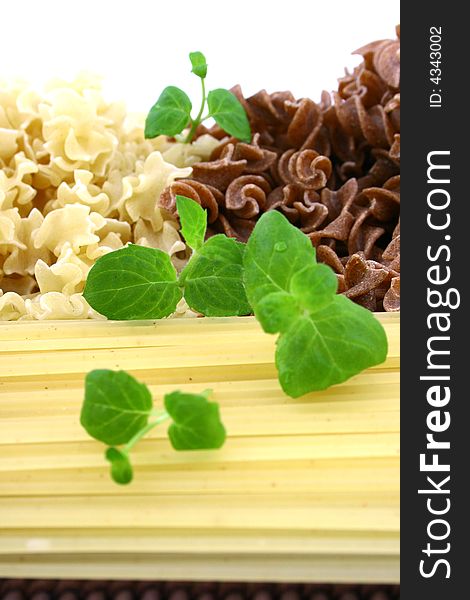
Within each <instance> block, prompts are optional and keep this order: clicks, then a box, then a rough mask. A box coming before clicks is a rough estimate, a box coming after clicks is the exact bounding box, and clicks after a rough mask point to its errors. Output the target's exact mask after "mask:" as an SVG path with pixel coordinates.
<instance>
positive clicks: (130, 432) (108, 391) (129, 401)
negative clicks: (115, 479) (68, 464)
mask: <svg viewBox="0 0 470 600" xmlns="http://www.w3.org/2000/svg"><path fill="white" fill-rule="evenodd" d="M152 404H153V403H152V396H151V395H150V391H149V389H148V387H147V386H146V385H145V384H143V383H139V382H138V381H137V380H136V379H134V377H132V375H129V374H128V373H126V372H125V371H110V370H107V369H96V370H94V371H90V373H88V374H87V376H86V378H85V400H84V402H83V406H82V411H81V415H80V423H81V425H82V427H84V429H85V430H86V431H87V433H88V434H89V435H91V437H94V438H95V439H97V440H99V441H101V442H104V443H105V444H108V445H110V446H116V445H120V444H126V443H127V442H129V441H130V440H131V439H132V438H133V437H134V435H136V434H137V433H138V432H139V431H140V430H141V429H143V428H144V427H145V426H146V425H147V421H148V417H149V414H150V411H151V410H152Z"/></svg>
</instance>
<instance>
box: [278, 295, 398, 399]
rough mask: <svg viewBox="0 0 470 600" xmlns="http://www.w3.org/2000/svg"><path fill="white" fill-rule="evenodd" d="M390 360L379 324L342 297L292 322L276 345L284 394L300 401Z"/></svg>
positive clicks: (360, 308) (367, 312) (359, 307)
mask: <svg viewBox="0 0 470 600" xmlns="http://www.w3.org/2000/svg"><path fill="white" fill-rule="evenodd" d="M386 356H387V338H386V335H385V332H384V329H383V327H382V325H381V324H380V323H379V321H378V320H377V319H376V318H375V317H374V315H373V314H372V313H371V312H370V311H368V310H367V309H365V308H363V307H362V306H359V305H357V304H354V302H352V301H351V300H349V299H348V298H346V297H345V296H339V295H338V296H334V298H333V300H332V301H331V302H330V303H329V304H328V305H327V306H325V307H324V308H323V309H321V310H319V311H316V312H314V313H306V314H303V315H301V316H299V317H298V318H297V319H295V320H293V321H292V323H291V326H290V328H289V329H288V330H287V331H286V332H285V333H284V334H281V336H280V337H279V339H278V341H277V349H276V366H277V368H278V371H279V381H280V383H281V387H282V389H283V390H284V392H285V393H286V394H288V395H289V396H291V397H293V398H297V397H299V396H302V395H303V394H306V393H307V392H312V391H315V390H323V389H325V388H327V387H329V386H331V385H334V384H337V383H341V382H343V381H346V379H349V378H350V377H352V376H353V375H356V374H357V373H360V372H361V371H363V370H364V369H366V368H368V367H371V366H372V365H376V364H379V363H381V362H383V361H384V360H385V358H386Z"/></svg>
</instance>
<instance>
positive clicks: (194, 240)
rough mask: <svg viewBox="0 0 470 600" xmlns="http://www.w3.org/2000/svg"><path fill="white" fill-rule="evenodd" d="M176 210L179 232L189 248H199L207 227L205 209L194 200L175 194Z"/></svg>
mask: <svg viewBox="0 0 470 600" xmlns="http://www.w3.org/2000/svg"><path fill="white" fill-rule="evenodd" d="M176 210H177V211H178V215H179V218H180V223H181V234H182V236H183V238H184V240H185V241H186V243H187V244H188V246H189V247H190V248H192V249H193V250H199V248H200V247H201V246H202V245H203V243H204V237H205V235H206V229H207V214H206V211H205V210H204V209H203V208H202V207H201V206H200V205H199V204H198V203H197V202H195V201H194V200H191V199H190V198H186V197H185V196H176Z"/></svg>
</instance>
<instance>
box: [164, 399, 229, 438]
mask: <svg viewBox="0 0 470 600" xmlns="http://www.w3.org/2000/svg"><path fill="white" fill-rule="evenodd" d="M165 408H166V410H167V412H168V414H169V415H170V416H171V418H172V419H173V421H174V422H173V423H172V424H171V425H170V427H169V428H168V436H169V438H170V442H171V444H172V446H173V448H174V449H175V450H211V449H216V448H220V447H221V446H222V445H223V443H224V442H225V437H226V433H225V428H224V426H223V424H222V422H221V420H220V415H219V405H218V404H217V403H216V402H209V401H208V400H207V398H206V396H205V395H203V394H188V393H183V392H172V393H170V394H166V395H165Z"/></svg>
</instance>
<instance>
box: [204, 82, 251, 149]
mask: <svg viewBox="0 0 470 600" xmlns="http://www.w3.org/2000/svg"><path fill="white" fill-rule="evenodd" d="M207 105H208V107H209V114H210V116H211V117H213V118H214V119H215V121H216V123H217V125H220V127H222V129H223V130H224V131H226V132H227V133H228V134H229V135H233V137H236V138H238V139H239V140H241V141H242V142H250V141H251V128H250V122H249V121H248V117H247V116H246V112H245V109H244V108H243V106H242V105H241V104H240V101H239V100H238V98H237V97H236V96H235V95H234V94H232V92H229V91H228V90H224V89H217V90H212V91H211V92H209V94H208V96H207Z"/></svg>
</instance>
